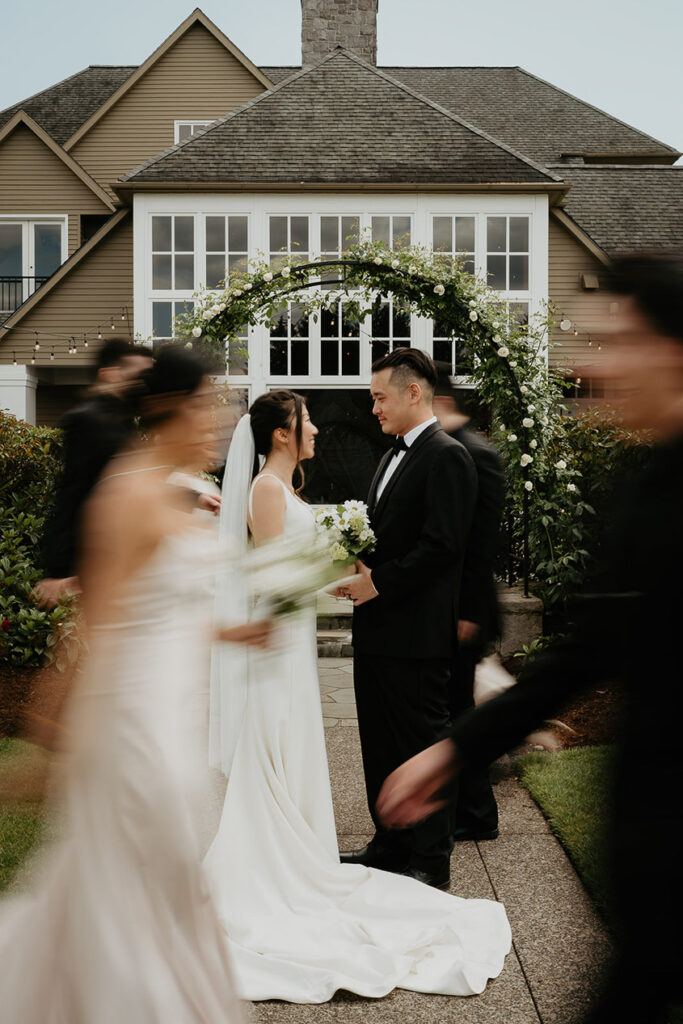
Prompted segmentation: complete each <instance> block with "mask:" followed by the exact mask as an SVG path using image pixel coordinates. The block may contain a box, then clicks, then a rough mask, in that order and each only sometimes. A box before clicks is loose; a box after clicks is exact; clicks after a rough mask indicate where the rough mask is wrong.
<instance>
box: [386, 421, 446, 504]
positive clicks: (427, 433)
mask: <svg viewBox="0 0 683 1024" xmlns="http://www.w3.org/2000/svg"><path fill="white" fill-rule="evenodd" d="M441 429H442V428H441V425H440V424H439V423H432V424H431V426H429V427H427V428H426V430H423V431H422V433H421V434H420V435H419V437H418V438H417V439H416V440H415V441H414V442H413V444H411V446H410V448H409V449H408V451H407V452H406V453H405V455H404V456H403V458H402V459H401V461H400V462H399V464H398V466H397V467H396V469H395V470H394V472H393V473H392V474H391V478H390V479H389V480H388V481H387V485H386V487H385V488H384V490H383V491H382V493H381V495H380V498H379V501H378V502H377V504H376V506H375V508H374V510H373V519H375V520H377V519H379V517H380V515H381V514H382V512H383V511H384V509H385V508H386V505H387V501H388V499H389V496H390V494H391V492H392V491H393V489H394V487H395V486H396V483H397V482H398V480H399V478H400V477H401V475H402V474H403V473H404V472H405V468H406V466H407V465H408V464H409V463H410V462H411V460H412V459H414V458H415V455H416V453H417V452H418V451H419V449H420V448H421V447H422V445H423V444H424V443H425V442H426V441H427V440H428V439H429V438H430V437H432V436H433V435H434V434H435V433H436V431H437V430H441ZM387 454H389V456H391V455H393V452H391V451H390V452H388V453H387ZM382 462H384V460H382ZM380 469H382V463H380ZM378 476H379V470H378ZM379 480H381V476H380V477H379V479H377V477H376V478H375V480H373V487H374V490H375V492H376V491H377V486H378V485H379Z"/></svg>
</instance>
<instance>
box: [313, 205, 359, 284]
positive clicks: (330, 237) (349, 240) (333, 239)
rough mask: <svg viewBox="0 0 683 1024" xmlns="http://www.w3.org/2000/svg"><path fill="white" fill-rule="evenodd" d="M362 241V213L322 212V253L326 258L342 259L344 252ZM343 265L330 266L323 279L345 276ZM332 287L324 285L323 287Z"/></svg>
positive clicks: (335, 279) (335, 278)
mask: <svg viewBox="0 0 683 1024" xmlns="http://www.w3.org/2000/svg"><path fill="white" fill-rule="evenodd" d="M359 241H360V214H356V215H353V214H351V215H349V216H345V215H344V214H337V213H332V214H328V213H325V214H322V215H321V217H320V247H319V251H320V255H321V257H322V259H324V260H338V259H341V257H342V254H343V253H344V252H346V251H347V250H348V249H349V248H350V247H351V246H352V245H357V244H358V242H359ZM342 269H343V268H342V267H339V268H335V267H330V269H329V270H327V271H325V273H324V274H323V275H322V280H323V281H325V280H327V281H338V280H339V279H340V277H343V274H342V273H341V271H342ZM327 287H332V286H331V285H323V288H327Z"/></svg>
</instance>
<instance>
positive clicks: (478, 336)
mask: <svg viewBox="0 0 683 1024" xmlns="http://www.w3.org/2000/svg"><path fill="white" fill-rule="evenodd" d="M252 266H253V269H252V270H251V271H250V272H249V273H246V274H244V275H241V276H235V277H232V278H231V279H230V280H229V282H227V283H226V286H225V287H224V288H223V289H210V290H209V289H207V290H206V291H204V292H200V293H197V294H196V295H195V304H194V308H193V310H192V311H191V312H190V313H187V314H185V315H184V316H181V317H179V331H180V333H181V334H182V335H183V336H187V337H192V338H195V339H198V338H204V339H205V340H206V342H208V343H209V344H210V345H211V346H212V347H213V348H215V349H216V350H217V351H219V352H226V351H229V350H230V349H232V350H234V348H235V347H237V348H238V349H239V347H240V346H241V345H242V342H241V341H240V336H241V335H243V328H244V325H245V324H249V325H251V326H254V325H257V324H261V325H264V326H267V327H270V326H272V325H273V324H274V323H275V322H276V321H277V320H278V318H279V316H280V315H281V314H282V311H283V307H284V306H286V304H287V303H288V302H290V301H296V303H297V305H298V306H299V307H300V308H303V310H304V311H305V312H306V313H308V315H309V316H311V317H312V318H313V319H314V320H316V319H317V318H318V317H319V316H320V314H321V311H322V309H324V308H326V309H328V310H333V309H336V308H337V307H338V303H339V302H340V301H342V299H343V301H344V305H345V310H346V313H347V315H348V316H351V317H356V318H357V319H358V320H359V321H362V320H363V318H364V317H365V316H367V315H368V314H369V313H370V312H371V311H372V308H373V305H374V304H376V303H378V302H381V301H382V300H383V299H385V298H388V297H389V296H390V295H391V296H393V298H394V300H396V301H398V302H399V303H400V304H401V305H402V306H403V308H404V309H406V310H407V311H410V312H412V313H417V314H419V315H421V316H423V317H432V318H433V319H434V320H435V321H438V322H439V324H440V325H441V327H442V329H445V331H447V332H449V334H450V336H451V337H453V338H457V339H458V340H459V341H460V342H461V343H462V344H463V345H464V346H466V348H467V350H468V351H469V353H470V354H471V356H472V361H473V370H472V378H471V379H472V383H473V384H474V385H475V387H476V389H477V393H478V397H479V399H480V400H481V401H482V402H483V403H485V404H486V405H487V406H489V407H490V410H491V413H492V422H493V428H492V439H493V440H494V442H495V444H496V445H497V447H498V449H499V451H500V454H501V456H502V458H503V461H504V464H505V467H506V471H507V481H508V513H509V543H510V545H511V546H513V547H515V548H516V549H517V550H518V552H519V555H520V558H519V561H520V562H521V565H522V572H521V575H522V578H523V582H524V588H525V593H528V591H529V582H530V580H532V581H533V583H534V589H535V590H536V591H537V592H538V593H539V596H541V597H542V598H543V599H544V600H545V601H546V603H549V604H553V603H555V602H557V601H558V600H561V599H563V598H564V597H566V596H567V594H568V593H570V592H571V591H572V589H573V587H574V585H575V584H576V582H578V581H579V580H580V579H581V576H582V572H581V569H582V566H583V562H584V559H585V557H586V552H585V551H584V550H583V549H582V539H583V529H582V522H581V521H582V518H583V517H584V515H585V514H586V513H589V512H591V511H592V510H591V509H590V507H589V506H588V505H586V504H585V503H584V502H583V501H582V499H581V496H580V491H579V486H578V478H579V477H580V475H581V474H580V472H579V469H578V467H577V465H576V461H575V459H574V458H573V454H572V450H571V448H570V446H569V444H568V442H567V440H566V437H565V429H564V422H563V420H564V418H565V416H566V414H567V407H566V406H565V405H564V403H563V394H564V389H565V387H566V385H565V382H564V378H563V377H562V375H561V374H560V373H559V372H558V371H556V370H555V371H553V370H551V369H549V367H548V363H547V347H548V341H547V339H548V336H549V331H550V326H551V323H552V320H551V317H550V315H549V312H547V311H546V312H545V313H544V314H542V315H540V316H535V317H532V318H531V320H530V322H529V323H528V324H521V323H519V322H517V321H516V320H515V319H514V318H513V317H512V316H511V314H510V313H509V311H508V309H507V307H506V304H505V302H504V301H501V299H500V296H499V295H497V293H496V292H495V291H493V290H491V289H490V288H489V287H488V285H487V284H486V282H485V281H483V280H482V279H480V278H477V277H474V276H472V275H471V274H470V273H468V272H467V271H465V270H464V269H463V268H462V266H461V265H459V263H458V262H457V261H456V262H455V263H454V264H453V263H450V262H447V261H446V260H444V258H443V257H442V256H440V255H439V254H438V253H433V252H432V251H431V250H427V249H423V248H420V247H418V246H412V247H405V248H402V249H398V250H389V249H387V248H386V246H384V245H383V244H382V243H376V242H370V241H361V242H360V243H358V244H357V245H353V246H350V247H349V248H348V249H347V250H346V251H345V252H344V253H343V254H342V256H341V258H339V259H332V260H329V259H324V258H320V259H308V258H307V259H305V260H304V259H300V260H297V259H291V258H287V259H286V261H285V262H283V263H282V264H280V265H277V266H276V265H273V266H271V265H269V264H268V263H266V262H265V261H263V260H257V261H255V262H253V263H252ZM188 343H189V342H188Z"/></svg>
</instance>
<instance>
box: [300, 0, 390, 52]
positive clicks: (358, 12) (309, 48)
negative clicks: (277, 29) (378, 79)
mask: <svg viewBox="0 0 683 1024" xmlns="http://www.w3.org/2000/svg"><path fill="white" fill-rule="evenodd" d="M378 3H379V0H301V13H302V21H301V63H302V65H303V67H310V66H311V64H315V63H316V61H319V60H320V59H321V58H322V57H325V56H326V55H327V54H328V53H329V52H330V50H334V48H335V47H336V46H343V47H344V49H345V50H352V51H353V52H354V53H357V54H358V56H359V57H362V58H363V59H364V60H366V61H368V62H369V63H370V64H376V63H377V5H378Z"/></svg>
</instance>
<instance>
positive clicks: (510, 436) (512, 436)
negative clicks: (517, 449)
mask: <svg viewBox="0 0 683 1024" xmlns="http://www.w3.org/2000/svg"><path fill="white" fill-rule="evenodd" d="M516 440H517V435H516V434H508V441H516Z"/></svg>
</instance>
